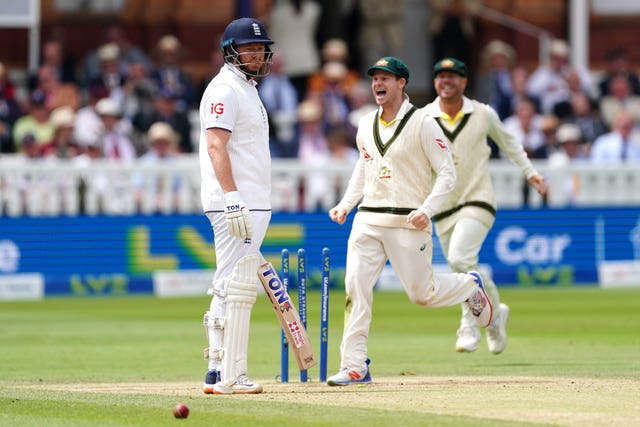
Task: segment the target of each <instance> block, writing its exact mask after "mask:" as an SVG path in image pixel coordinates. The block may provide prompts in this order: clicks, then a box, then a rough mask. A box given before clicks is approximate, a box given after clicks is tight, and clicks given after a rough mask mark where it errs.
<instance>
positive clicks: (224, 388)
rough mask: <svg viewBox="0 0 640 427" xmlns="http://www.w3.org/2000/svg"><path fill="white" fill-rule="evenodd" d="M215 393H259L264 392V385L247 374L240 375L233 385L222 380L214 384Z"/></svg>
mask: <svg viewBox="0 0 640 427" xmlns="http://www.w3.org/2000/svg"><path fill="white" fill-rule="evenodd" d="M213 393H214V394H258V393H262V386H261V385H260V384H258V383H257V382H254V381H252V380H251V378H249V377H248V376H247V375H245V374H242V375H240V376H239V377H238V378H237V379H236V381H235V382H234V383H233V384H231V385H224V384H222V383H221V382H218V383H215V384H214V385H213Z"/></svg>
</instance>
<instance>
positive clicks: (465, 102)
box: [430, 96, 474, 117]
mask: <svg viewBox="0 0 640 427" xmlns="http://www.w3.org/2000/svg"><path fill="white" fill-rule="evenodd" d="M473 110H474V107H473V102H471V99H469V98H467V97H466V96H463V97H462V110H460V111H462V114H471V113H473ZM430 113H431V115H432V116H433V117H440V116H441V115H442V110H441V109H440V97H437V98H436V99H435V101H433V109H432V111H431V112H430Z"/></svg>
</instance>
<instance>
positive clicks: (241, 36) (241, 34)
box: [220, 18, 273, 49]
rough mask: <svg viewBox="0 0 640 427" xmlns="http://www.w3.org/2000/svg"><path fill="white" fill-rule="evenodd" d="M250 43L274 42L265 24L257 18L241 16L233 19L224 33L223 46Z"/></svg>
mask: <svg viewBox="0 0 640 427" xmlns="http://www.w3.org/2000/svg"><path fill="white" fill-rule="evenodd" d="M249 43H264V44H267V45H270V44H273V40H271V39H270V38H269V36H268V35H267V30H266V29H265V28H264V25H262V23H261V22H260V21H258V20H257V19H253V18H240V19H236V20H235V21H232V22H231V23H230V24H229V25H227V28H226V29H225V30H224V33H223V34H222V42H221V43H220V45H221V47H222V48H223V49H224V48H225V47H227V46H242V45H244V44H249Z"/></svg>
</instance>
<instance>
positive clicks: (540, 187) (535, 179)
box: [527, 175, 549, 196]
mask: <svg viewBox="0 0 640 427" xmlns="http://www.w3.org/2000/svg"><path fill="white" fill-rule="evenodd" d="M527 182H528V183H529V184H530V185H531V186H532V187H533V188H535V189H536V191H537V192H538V194H540V195H541V196H544V195H545V194H547V190H548V189H549V187H548V186H547V182H546V181H545V180H544V177H543V176H542V175H534V176H532V177H531V178H529V179H528V180H527Z"/></svg>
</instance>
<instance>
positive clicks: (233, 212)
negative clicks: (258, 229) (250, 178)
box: [224, 191, 253, 239]
mask: <svg viewBox="0 0 640 427" xmlns="http://www.w3.org/2000/svg"><path fill="white" fill-rule="evenodd" d="M224 204H225V206H224V215H225V217H226V218H227V228H228V230H229V234H230V235H232V236H235V237H239V238H241V239H248V238H251V234H252V231H253V229H252V224H251V214H250V213H249V209H247V205H245V204H244V202H243V201H242V199H241V198H240V193H239V192H237V191H230V192H228V193H225V195H224Z"/></svg>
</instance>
